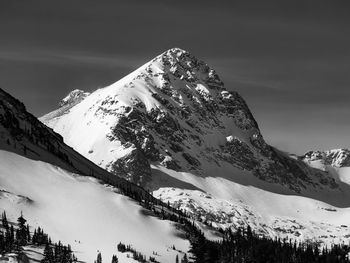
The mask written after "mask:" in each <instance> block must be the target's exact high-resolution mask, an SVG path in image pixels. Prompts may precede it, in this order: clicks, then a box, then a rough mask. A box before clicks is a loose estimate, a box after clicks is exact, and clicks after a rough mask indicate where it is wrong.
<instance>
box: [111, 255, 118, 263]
mask: <svg viewBox="0 0 350 263" xmlns="http://www.w3.org/2000/svg"><path fill="white" fill-rule="evenodd" d="M112 263H118V258H117V256H116V255H113V256H112Z"/></svg>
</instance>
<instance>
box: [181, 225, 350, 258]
mask: <svg viewBox="0 0 350 263" xmlns="http://www.w3.org/2000/svg"><path fill="white" fill-rule="evenodd" d="M186 228H187V234H188V238H189V240H190V242H191V250H190V252H191V253H192V254H193V256H194V258H193V259H194V262H198V263H199V262H200V263H253V262H254V263H266V262H270V263H273V262H276V263H311V262H314V263H343V262H350V261H349V258H348V253H349V251H350V249H349V246H347V245H332V246H331V247H330V248H326V247H325V248H323V249H322V250H321V249H319V247H318V245H316V244H311V243H307V242H301V243H297V242H292V241H291V240H281V239H272V238H269V237H262V236H260V235H258V234H256V233H254V232H253V231H252V230H251V228H250V227H249V226H248V227H247V228H240V229H238V230H237V231H232V230H231V229H228V230H226V231H225V232H224V237H223V240H222V241H220V242H214V241H209V240H207V239H206V238H205V237H204V234H203V233H202V232H201V231H200V230H198V229H197V228H195V227H193V226H189V225H186Z"/></svg>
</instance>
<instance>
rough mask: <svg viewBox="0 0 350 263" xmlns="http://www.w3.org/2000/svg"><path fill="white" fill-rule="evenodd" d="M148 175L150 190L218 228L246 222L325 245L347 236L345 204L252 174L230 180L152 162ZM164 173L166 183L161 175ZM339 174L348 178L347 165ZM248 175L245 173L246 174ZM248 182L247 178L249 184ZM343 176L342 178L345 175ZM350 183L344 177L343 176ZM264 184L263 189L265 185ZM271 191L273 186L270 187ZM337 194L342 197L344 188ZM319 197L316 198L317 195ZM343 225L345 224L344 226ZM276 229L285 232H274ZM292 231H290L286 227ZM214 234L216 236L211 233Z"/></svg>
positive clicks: (349, 218)
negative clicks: (266, 181)
mask: <svg viewBox="0 0 350 263" xmlns="http://www.w3.org/2000/svg"><path fill="white" fill-rule="evenodd" d="M152 168H153V179H154V180H155V182H153V183H154V184H157V180H161V182H160V183H158V185H160V186H161V187H160V188H159V189H157V190H155V191H154V192H153V195H154V196H156V197H158V198H160V199H162V200H163V201H165V202H167V201H168V200H169V201H170V202H171V203H173V204H174V205H175V206H177V207H180V208H182V209H185V210H187V211H188V212H189V213H190V214H191V213H193V215H194V216H199V217H201V218H202V219H205V220H208V221H214V222H215V221H217V222H220V221H221V224H220V223H219V224H217V226H218V227H228V226H233V227H239V226H243V225H246V224H249V225H250V226H251V227H252V228H253V229H254V230H255V231H258V232H261V233H263V234H269V235H270V236H278V237H282V238H285V237H287V238H292V239H296V240H306V239H311V240H314V241H321V242H324V244H328V245H329V244H331V243H340V242H347V241H350V226H349V221H350V208H349V207H350V205H349V202H348V201H347V206H345V207H338V206H333V205H330V204H329V203H327V202H322V201H319V200H317V199H316V197H314V198H309V197H305V196H297V195H295V194H291V193H287V192H285V190H283V188H282V187H281V188H280V189H273V188H272V187H270V188H267V187H266V186H265V187H262V186H261V185H257V184H255V186H254V178H253V177H252V178H250V179H248V178H246V182H245V183H243V181H242V180H244V179H243V178H241V179H238V180H237V181H240V183H237V182H234V179H237V177H239V176H238V175H233V176H235V177H236V178H234V179H231V180H230V179H225V178H222V177H212V176H211V177H209V176H208V177H199V176H196V175H193V174H191V173H182V172H175V171H172V170H168V169H166V168H164V167H162V166H153V167H152ZM165 174H166V175H168V176H169V179H168V180H169V184H168V185H167V183H166V178H164V176H163V175H165ZM340 174H341V177H342V178H350V170H349V169H348V168H346V169H342V170H341V172H340ZM247 176H248V175H247V174H246V175H244V177H247ZM242 177H243V176H242ZM248 181H250V182H249V183H248ZM344 181H345V180H344ZM348 182H349V181H348ZM264 188H265V189H266V190H264ZM272 190H274V191H272ZM338 198H339V199H340V198H347V200H349V192H348V193H347V194H344V195H343V196H341V195H339V196H338ZM319 199H321V198H319ZM344 226H347V227H344ZM278 229H281V230H284V231H286V232H285V233H283V231H282V232H281V231H277V230H278ZM288 230H292V231H288ZM211 238H212V239H214V240H215V239H216V238H215V237H211Z"/></svg>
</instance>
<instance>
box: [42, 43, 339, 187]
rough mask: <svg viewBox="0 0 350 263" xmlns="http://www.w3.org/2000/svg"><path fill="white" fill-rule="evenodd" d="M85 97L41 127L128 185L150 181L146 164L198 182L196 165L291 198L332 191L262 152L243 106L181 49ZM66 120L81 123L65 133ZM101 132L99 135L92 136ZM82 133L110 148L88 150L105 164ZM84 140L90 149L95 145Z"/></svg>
mask: <svg viewBox="0 0 350 263" xmlns="http://www.w3.org/2000/svg"><path fill="white" fill-rule="evenodd" d="M84 94H85V93H83V92H81V91H74V92H73V93H72V94H71V95H70V96H68V97H69V98H68V99H67V98H66V99H64V103H63V104H62V105H65V103H68V101H72V100H73V101H75V100H77V99H78V100H80V102H79V103H78V104H76V105H75V106H74V107H72V108H71V109H70V111H71V112H72V113H71V114H70V113H69V112H68V113H67V112H62V111H61V112H60V111H59V110H58V111H56V112H54V113H51V114H48V115H47V116H44V117H43V118H42V120H43V121H45V123H47V124H48V125H49V126H51V127H53V128H54V129H55V130H56V131H57V132H59V133H61V134H63V136H64V137H65V139H66V140H68V141H67V142H68V143H69V144H71V145H72V146H73V147H75V148H76V149H77V150H78V151H80V152H81V153H82V154H84V155H86V156H87V157H89V158H91V160H93V161H95V162H96V163H99V164H100V165H101V166H102V167H105V168H107V169H109V170H110V171H112V172H115V173H117V174H119V173H120V172H118V171H123V174H124V175H123V177H124V178H128V179H129V180H131V181H133V182H135V183H138V184H141V185H144V184H145V183H146V182H148V181H151V173H150V165H149V164H150V163H151V162H154V163H159V164H161V165H164V166H165V167H167V168H169V169H174V170H176V171H185V172H187V171H192V172H195V173H197V174H203V173H205V170H203V167H204V166H203V165H208V163H209V165H218V166H220V163H222V162H227V163H230V164H231V165H232V166H234V167H237V168H239V169H242V170H246V171H250V172H252V173H253V174H254V175H255V176H257V177H258V178H260V179H262V180H265V181H268V182H273V183H278V184H282V185H284V186H286V187H287V188H290V189H292V190H294V191H296V192H299V191H301V190H302V189H304V188H305V187H306V186H307V185H311V186H315V187H317V186H319V187H322V186H323V185H328V186H331V187H336V185H335V182H334V180H333V179H332V178H328V177H327V176H326V175H325V174H322V172H320V171H316V170H314V169H312V168H310V167H308V166H307V165H306V164H304V163H303V162H301V161H299V160H294V159H291V158H289V157H288V156H286V155H285V154H283V153H280V152H279V151H277V150H275V149H274V148H272V147H271V146H269V145H268V144H266V142H265V141H264V139H263V136H262V135H261V133H260V130H259V127H258V124H257V122H256V121H255V119H254V117H253V115H252V114H251V112H250V110H249V108H248V106H247V104H246V103H245V101H244V100H243V98H242V97H241V96H240V95H239V94H238V93H237V92H234V91H228V90H227V89H225V87H224V83H223V82H222V81H221V79H220V78H219V76H218V75H217V73H216V72H215V70H214V69H212V68H210V67H209V66H208V65H207V64H206V63H204V62H203V61H201V60H199V59H197V58H195V57H194V56H193V55H191V54H190V53H188V52H187V51H184V50H182V49H179V48H173V49H170V50H168V51H166V52H164V53H163V54H161V55H159V56H158V57H156V58H155V59H153V60H152V61H150V62H149V63H147V64H145V65H144V66H142V67H141V68H139V69H138V70H136V71H135V72H134V73H132V74H130V75H129V76H127V77H125V78H124V79H122V80H120V81H119V82H117V83H115V84H113V85H111V86H109V87H106V88H104V89H100V90H97V91H96V92H94V93H92V94H91V95H89V96H88V97H87V98H85V97H86V96H85V95H84ZM84 96H85V97H84ZM50 116H51V117H50ZM52 116H54V118H53V117H52ZM72 119H77V120H82V122H86V123H85V124H82V125H78V124H75V123H72V124H70V125H68V124H67V123H70V122H71V120H72ZM101 125H104V126H105V128H104V131H103V132H101V129H100V128H97V127H100V126H101ZM67 126H69V127H68V128H67ZM85 129H92V130H94V129H98V130H99V131H100V132H101V134H100V137H103V136H104V137H105V138H107V139H108V141H109V142H110V144H111V145H112V144H114V145H116V146H115V149H114V150H113V151H109V152H107V149H98V150H94V152H96V151H99V152H100V156H101V151H102V152H103V151H105V156H109V157H108V158H105V159H103V160H101V159H102V158H101V157H100V156H97V154H96V155H94V154H91V155H89V154H88V150H89V149H88V148H87V147H85V148H84V149H83V147H82V146H80V145H79V144H81V142H79V136H81V134H82V133H84V132H85V131H84V130H85ZM74 133H76V135H74ZM86 138H87V140H88V141H89V140H90V141H89V142H86V143H87V144H90V146H89V147H90V148H94V147H95V148H96V147H97V146H96V143H97V141H98V140H100V139H101V138H99V139H97V138H96V139H91V136H90V137H89V136H86ZM227 138H229V139H227ZM106 143H108V142H106ZM79 147H80V148H81V150H79ZM131 149H132V150H131ZM112 152H114V153H116V154H114V155H113V154H112ZM123 152H124V154H121V153H123ZM107 159H108V160H107ZM141 171H143V173H142V172H141Z"/></svg>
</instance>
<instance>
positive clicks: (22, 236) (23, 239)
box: [16, 212, 28, 246]
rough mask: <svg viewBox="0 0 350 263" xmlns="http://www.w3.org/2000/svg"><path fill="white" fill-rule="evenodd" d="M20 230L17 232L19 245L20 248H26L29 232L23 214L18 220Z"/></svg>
mask: <svg viewBox="0 0 350 263" xmlns="http://www.w3.org/2000/svg"><path fill="white" fill-rule="evenodd" d="M17 222H18V229H17V232H16V239H17V243H18V245H20V246H25V245H26V244H27V241H28V232H27V227H26V222H27V220H25V219H24V217H23V214H22V212H21V216H20V217H19V218H18V219H17Z"/></svg>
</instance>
